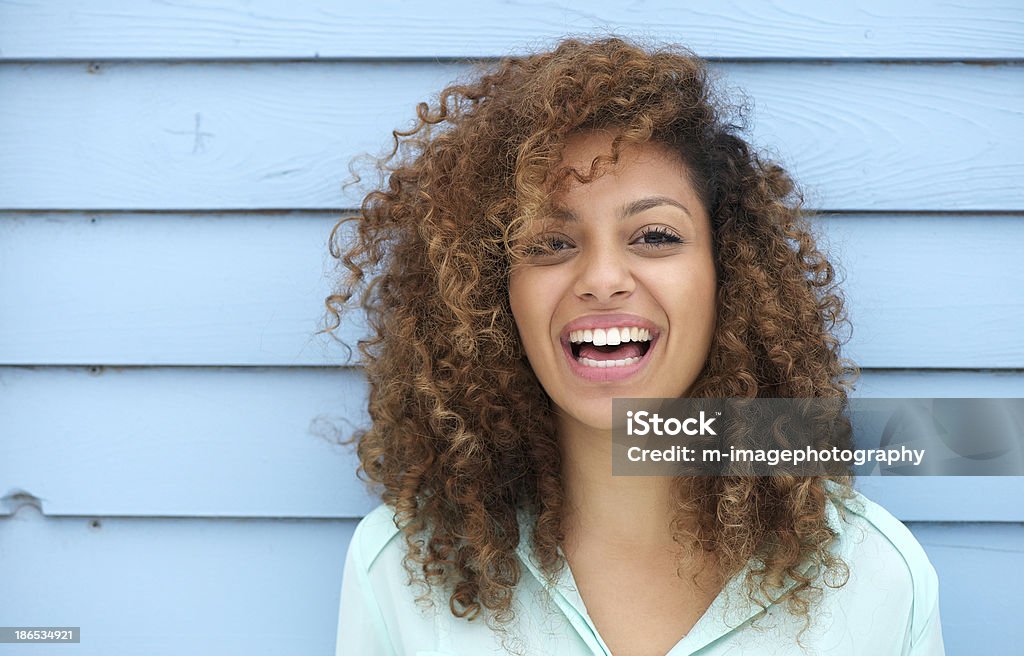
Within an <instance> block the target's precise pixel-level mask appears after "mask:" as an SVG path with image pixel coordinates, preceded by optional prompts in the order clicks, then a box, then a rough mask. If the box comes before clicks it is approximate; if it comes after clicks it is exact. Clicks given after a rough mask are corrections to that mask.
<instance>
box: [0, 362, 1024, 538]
mask: <svg viewBox="0 0 1024 656" xmlns="http://www.w3.org/2000/svg"><path fill="white" fill-rule="evenodd" d="M0 389H2V390H3V394H2V395H0V417H2V418H3V428H2V431H3V435H4V439H3V440H0V496H4V497H7V499H6V500H5V501H4V502H3V503H0V514H3V513H11V512H13V511H15V510H16V509H17V508H18V507H19V505H22V504H23V503H27V502H29V501H30V500H29V499H27V498H25V499H24V500H19V499H18V498H15V497H14V495H15V494H16V493H17V492H18V491H21V492H22V493H27V494H28V495H31V496H32V497H34V498H35V499H36V500H37V502H36V503H38V505H39V506H41V508H42V510H43V512H44V513H46V514H47V515H48V516H68V515H86V516H94V515H95V516H168V517H293V518H303V517H306V518H352V517H360V516H362V515H364V514H365V513H366V512H368V511H369V510H370V509H372V508H373V507H374V506H376V505H377V503H379V501H377V500H375V499H374V498H372V497H371V496H370V494H369V493H368V492H367V490H366V488H365V486H364V485H363V484H362V483H361V482H360V481H358V480H356V478H355V473H354V472H355V469H356V464H357V460H356V458H355V455H354V453H353V451H352V449H351V447H341V446H337V445H336V442H337V441H338V440H339V439H345V438H348V437H349V436H350V435H351V434H352V432H353V431H354V430H356V429H358V428H360V427H364V426H366V425H367V415H366V394H367V389H366V383H365V380H364V379H363V376H362V374H361V372H360V371H359V370H356V369H337V370H317V369H212V368H202V369H192V368H177V367H174V368H130V369H117V368H109V369H104V370H102V371H100V372H95V373H94V372H91V371H90V370H89V369H78V368H71V369H66V368H49V367H43V368H0ZM862 390H873V394H875V395H880V396H886V391H888V392H889V395H899V396H905V397H929V396H946V397H989V396H994V397H1024V373H1020V372H1014V373H1005V374H997V373H966V372H911V373H900V374H892V373H886V372H867V373H866V374H865V376H864V379H863V381H861V387H860V388H859V389H858V392H857V393H858V395H860V396H865V395H866V393H865V392H864V391H862ZM860 486H861V488H862V489H863V490H865V492H866V493H867V494H868V495H869V496H871V498H873V499H876V500H877V501H879V502H880V503H882V504H883V505H884V506H885V507H886V508H888V509H890V510H891V511H892V512H893V513H894V514H896V515H897V516H898V517H900V518H901V519H904V520H927V521H1018V522H1019V521H1024V507H1022V506H1021V504H1018V503H1007V502H1006V499H1019V498H1022V497H1024V477H1004V478H995V477H990V478H985V479H979V478H953V477H941V478H940V477H934V478H931V477H930V478H913V479H900V478H894V477H885V478H877V477H876V478H864V479H862V480H861V482H860Z"/></svg>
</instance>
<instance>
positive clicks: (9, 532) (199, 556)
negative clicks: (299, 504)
mask: <svg viewBox="0 0 1024 656" xmlns="http://www.w3.org/2000/svg"><path fill="white" fill-rule="evenodd" d="M354 528H355V522H354V521H352V520H349V521H317V520H304V521H280V520H244V521H239V520H224V519H221V520H215V521H211V520H202V519H107V518H106V517H100V518H88V519H87V518H74V519H70V518H69V519H52V518H43V517H40V516H39V515H38V513H35V512H34V511H32V510H30V509H26V510H23V511H21V512H19V513H18V514H17V515H15V516H14V517H13V518H4V519H0V576H2V577H3V578H4V590H5V594H4V595H2V597H0V617H3V618H4V621H5V622H11V623H12V624H11V626H53V625H54V624H60V625H61V626H66V625H73V626H80V627H81V629H82V642H81V644H77V645H67V644H62V645H52V644H51V645H33V647H32V648H25V647H24V646H20V647H19V646H15V645H0V654H11V655H15V654H25V653H30V654H33V655H36V654H43V655H45V656H60V655H61V654H65V655H67V654H82V655H89V656H108V655H110V654H126V655H127V654H132V655H137V654H147V655H153V656H181V655H182V654H190V655H195V656H200V655H203V656H206V655H208V656H224V655H225V654H232V655H234V654H246V655H265V656H280V655H281V654H303V655H306V654H310V655H313V654H322V655H324V656H326V655H328V654H333V653H334V643H335V636H336V635H337V630H338V629H337V627H338V602H339V598H340V597H339V591H340V589H341V578H342V569H343V566H344V561H345V553H346V550H347V545H348V543H349V541H350V540H351V537H352V530H353V529H354ZM19 649H20V651H19Z"/></svg>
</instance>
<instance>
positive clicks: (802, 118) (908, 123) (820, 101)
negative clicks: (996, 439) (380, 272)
mask: <svg viewBox="0 0 1024 656" xmlns="http://www.w3.org/2000/svg"><path fill="white" fill-rule="evenodd" d="M715 70H716V73H717V74H719V75H720V76H721V81H720V85H721V86H722V87H723V88H725V89H728V90H731V91H732V93H730V97H732V98H733V99H734V100H736V101H737V102H740V101H741V100H742V98H743V97H744V96H742V95H741V94H740V93H739V90H744V91H745V93H746V97H747V98H749V99H750V100H751V105H752V111H751V112H750V113H749V119H750V122H751V124H752V126H753V129H752V131H751V133H750V138H751V140H752V141H753V142H754V143H755V144H757V145H758V146H760V147H763V148H764V149H765V150H766V151H767V152H769V153H771V154H772V155H773V156H774V157H776V158H777V159H779V160H780V161H781V162H782V163H783V164H785V165H786V166H787V167H788V168H789V169H790V170H791V171H792V172H793V173H794V175H795V177H796V179H797V180H798V181H800V182H801V183H802V184H803V185H804V187H805V189H806V191H807V199H808V206H811V207H818V208H826V209H834V210H848V211H853V210H901V211H902V210H908V211H916V210H935V211H948V210H997V211H1006V210H1021V209H1024V185H1021V184H1020V180H1021V179H1024V161H1022V160H1021V158H1020V152H1021V149H1022V146H1024V136H1022V135H1024V109H1022V108H1024V67H1022V66H1013V65H998V66H980V65H962V64H941V65H939V64H935V65H891V64H890V65H883V64H828V65H826V64H779V63H775V64H723V65H719V66H717V67H716V69H715ZM468 71H469V69H468V68H467V67H465V66H461V65H454V64H435V63H352V62H348V63H321V64H301V63H290V64H180V65H167V64H110V65H106V64H104V65H97V66H95V67H91V66H88V65H85V64H81V65H77V64H74V65H73V64H53V65H39V64H35V65H15V64H7V65H0V88H2V89H4V96H5V101H4V102H3V103H2V104H0V208H8V209H72V210H74V209H81V210H92V209H121V210H123V209H139V210H168V209H170V210H174V209H184V210H193V209H199V210H207V209H210V210H216V209H310V208H313V209H317V208H319V209H323V208H341V207H358V205H359V201H360V199H361V198H362V194H363V193H365V188H360V187H359V186H352V187H348V188H347V189H344V190H343V187H342V183H343V182H345V181H346V180H347V179H348V176H349V173H348V164H349V162H350V161H351V160H352V158H353V157H355V156H358V155H360V154H365V153H370V154H374V155H376V154H378V153H380V152H382V149H383V147H384V145H385V144H388V143H389V142H390V134H391V130H392V129H393V128H404V127H407V126H408V125H409V124H410V119H411V117H412V116H414V107H415V105H416V103H417V102H419V101H421V100H426V99H429V98H432V97H433V96H434V94H436V92H437V91H438V90H440V89H441V88H442V87H443V86H444V85H445V84H446V83H447V82H449V81H451V80H452V79H453V78H456V77H457V76H459V75H464V74H466V73H468Z"/></svg>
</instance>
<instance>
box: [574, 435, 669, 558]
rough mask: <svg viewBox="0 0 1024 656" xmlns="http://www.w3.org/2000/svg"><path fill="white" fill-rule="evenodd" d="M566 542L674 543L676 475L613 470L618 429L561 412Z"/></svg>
mask: <svg viewBox="0 0 1024 656" xmlns="http://www.w3.org/2000/svg"><path fill="white" fill-rule="evenodd" d="M558 438H559V446H560V450H561V455H562V484H563V488H564V490H565V502H566V503H565V508H564V513H565V525H564V526H565V535H566V545H565V546H566V548H567V550H568V549H574V548H575V546H577V545H579V544H580V543H583V542H587V543H594V542H597V543H600V544H602V545H605V546H606V547H607V548H609V549H615V550H619V549H626V550H635V551H643V550H650V549H662V548H664V547H666V546H671V545H672V534H671V530H670V525H671V522H672V519H673V517H674V516H675V509H674V503H673V497H672V479H671V478H669V477H667V476H612V468H611V462H612V460H611V453H612V434H611V431H610V430H604V431H603V430H598V429H595V428H592V427H589V426H585V425H582V424H580V423H578V422H576V421H575V420H574V419H572V418H570V417H565V416H560V417H559V420H558Z"/></svg>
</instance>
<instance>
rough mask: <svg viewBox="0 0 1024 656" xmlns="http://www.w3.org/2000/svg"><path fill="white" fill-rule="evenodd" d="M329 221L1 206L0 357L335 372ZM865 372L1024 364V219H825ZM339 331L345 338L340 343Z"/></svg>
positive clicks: (338, 357)
mask: <svg viewBox="0 0 1024 656" xmlns="http://www.w3.org/2000/svg"><path fill="white" fill-rule="evenodd" d="M334 222H335V216H333V215H330V214H326V213H325V214H301V213H295V214H274V215H271V214H260V215H237V216H232V215H209V214H161V215H139V214H116V215H104V214H77V213H75V214H39V215H18V214H13V215H12V214H6V215H0V304H2V307H3V308H4V311H3V312H2V313H0V363H3V364H25V365H36V364H44V365H52V364H61V365H63V364H83V365H92V364H101V365H204V366H211V365H246V366H262V365H274V366H297V365H312V366H323V365H330V364H342V363H344V362H346V361H348V360H347V359H346V358H347V356H348V353H347V351H346V350H345V349H344V348H343V346H342V341H343V342H344V343H347V344H350V345H353V346H354V345H355V342H356V340H357V339H358V338H359V337H360V336H361V335H363V334H365V326H364V320H363V317H362V315H361V314H359V313H355V312H353V313H349V314H348V315H347V317H346V319H345V321H344V323H343V324H342V327H341V329H340V330H339V331H337V333H336V335H337V339H334V338H332V337H330V336H328V335H317V334H316V332H317V331H318V330H320V329H321V328H323V327H325V319H326V316H325V309H324V306H323V300H324V298H325V296H327V294H328V293H329V292H330V290H331V288H332V284H333V280H334V278H335V275H336V274H335V272H334V270H333V265H334V261H333V260H332V259H331V258H330V256H329V255H328V252H327V240H328V236H329V234H330V230H331V227H332V226H333V225H334ZM817 226H818V228H817V229H818V232H819V233H820V234H821V235H822V237H823V242H822V243H823V246H824V248H825V249H826V251H827V252H829V253H830V254H831V256H832V258H833V259H834V261H836V262H837V263H838V264H839V265H840V267H841V273H842V275H844V276H845V282H844V286H843V289H844V291H845V293H846V296H847V298H848V300H849V309H850V316H851V320H852V324H853V333H852V336H851V338H850V342H849V344H848V345H847V349H846V355H847V356H848V357H851V358H853V359H854V360H855V361H856V362H858V363H859V364H860V365H861V366H865V367H883V368H892V367H910V368H914V367H926V368H975V367H979V368H993V369H1006V368H1021V367H1024V331H1021V330H1020V329H1019V327H1020V326H1021V325H1024V294H1021V293H1020V290H1021V289H1024V260H1022V259H1021V258H1020V257H1019V254H1020V252H1021V249H1022V248H1024V220H1022V219H1021V218H1020V217H1010V216H884V215H842V216H831V217H827V218H822V219H819V220H818V221H817ZM339 340H340V341H339Z"/></svg>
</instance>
